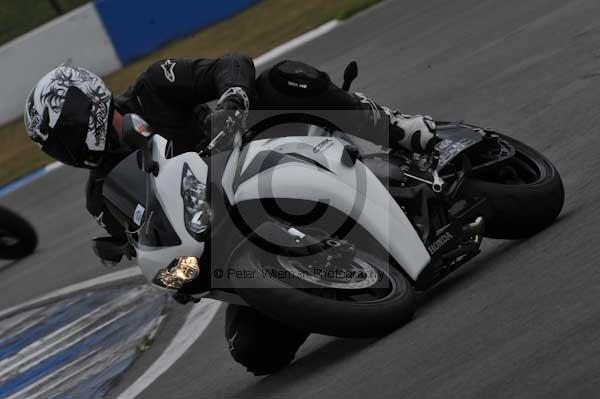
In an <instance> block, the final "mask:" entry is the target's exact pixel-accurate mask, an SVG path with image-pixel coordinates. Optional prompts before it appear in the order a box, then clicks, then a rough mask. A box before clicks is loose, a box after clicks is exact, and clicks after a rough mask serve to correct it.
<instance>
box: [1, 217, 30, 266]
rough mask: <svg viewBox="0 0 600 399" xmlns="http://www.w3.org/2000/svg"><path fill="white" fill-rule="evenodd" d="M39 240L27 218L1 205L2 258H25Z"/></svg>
mask: <svg viewBox="0 0 600 399" xmlns="http://www.w3.org/2000/svg"><path fill="white" fill-rule="evenodd" d="M37 241H38V239H37V234H36V233H35V230H34V229H33V226H31V224H30V223H29V222H28V221H27V220H25V219H23V218H22V217H21V216H19V215H17V214H16V213H14V212H13V211H11V210H9V209H6V208H1V207H0V258H3V259H19V258H23V257H25V256H27V255H29V254H31V253H32V252H33V251H34V250H35V248H36V246H37Z"/></svg>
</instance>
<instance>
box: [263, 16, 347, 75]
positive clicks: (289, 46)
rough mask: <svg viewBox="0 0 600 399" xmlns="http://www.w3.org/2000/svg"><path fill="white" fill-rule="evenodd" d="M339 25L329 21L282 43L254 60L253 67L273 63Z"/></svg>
mask: <svg viewBox="0 0 600 399" xmlns="http://www.w3.org/2000/svg"><path fill="white" fill-rule="evenodd" d="M341 23H342V22H341V21H339V20H337V19H334V20H331V21H329V22H327V23H325V24H323V25H321V26H319V27H318V28H316V29H313V30H311V31H308V32H306V33H304V34H302V35H300V36H298V37H297V38H295V39H292V40H290V41H289V42H286V43H283V44H282V45H280V46H277V47H275V48H274V49H272V50H270V51H267V52H266V53H264V54H263V55H261V56H259V57H257V58H255V59H254V65H256V67H257V68H260V67H261V66H263V65H265V64H267V63H269V62H271V61H273V60H274V59H275V58H277V57H280V56H282V55H283V54H285V53H287V52H288V51H291V50H293V49H295V48H297V47H300V46H302V45H303V44H306V43H308V42H309V41H311V40H314V39H316V38H318V37H319V36H323V35H324V34H326V33H327V32H330V31H331V30H333V29H334V28H336V27H337V26H338V25H340V24H341Z"/></svg>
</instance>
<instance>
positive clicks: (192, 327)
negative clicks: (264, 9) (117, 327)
mask: <svg viewBox="0 0 600 399" xmlns="http://www.w3.org/2000/svg"><path fill="white" fill-rule="evenodd" d="M221 303H222V302H218V301H213V300H211V299H203V300H202V302H200V303H199V304H196V305H194V308H193V309H192V310H191V311H190V313H189V314H188V316H187V318H186V320H185V323H184V324H183V325H182V326H181V328H180V329H179V332H178V333H177V334H176V335H175V336H174V337H173V339H172V340H171V343H170V344H169V346H168V347H167V348H166V349H165V350H164V351H163V353H162V355H160V357H159V358H158V359H156V360H155V361H154V363H152V366H150V368H148V369H147V370H146V371H145V372H144V374H142V375H141V376H140V377H139V378H138V379H137V380H136V381H135V382H134V383H133V384H131V385H130V386H129V387H128V388H127V389H126V390H125V391H123V392H122V393H121V394H120V395H119V396H118V397H117V399H133V398H135V397H137V396H138V395H139V394H140V393H142V392H143V391H144V390H145V389H146V388H148V387H149V386H150V384H152V383H153V382H154V381H155V380H156V379H157V378H158V377H160V376H161V375H162V374H163V373H164V372H165V371H167V370H168V369H169V368H170V367H171V366H172V365H173V364H174V363H175V362H176V361H177V360H178V359H179V358H180V357H181V356H183V354H184V353H185V352H186V351H187V350H188V348H189V347H190V346H192V344H193V343H194V342H196V340H197V339H198V338H199V337H200V336H201V335H202V333H203V332H204V330H206V328H207V327H208V326H209V324H210V322H211V321H212V319H213V318H214V317H215V315H216V314H217V311H218V310H219V307H220V306H221Z"/></svg>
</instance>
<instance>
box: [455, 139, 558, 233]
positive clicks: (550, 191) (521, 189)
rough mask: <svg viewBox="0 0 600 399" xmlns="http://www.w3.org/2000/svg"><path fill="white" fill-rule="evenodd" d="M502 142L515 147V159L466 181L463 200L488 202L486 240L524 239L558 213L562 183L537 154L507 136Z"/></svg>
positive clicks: (550, 165)
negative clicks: (470, 197)
mask: <svg viewBox="0 0 600 399" xmlns="http://www.w3.org/2000/svg"><path fill="white" fill-rule="evenodd" d="M501 139H502V140H505V141H507V142H509V143H510V144H511V145H512V146H514V147H515V150H516V154H515V156H514V157H513V158H511V159H510V160H508V161H506V162H505V163H503V164H502V165H501V166H500V167H499V168H496V169H494V170H492V171H490V172H486V173H485V174H482V175H480V176H477V178H470V179H467V180H466V181H465V183H464V185H463V187H462V189H461V190H462V193H463V195H465V196H478V197H485V198H487V199H488V204H489V207H488V209H487V212H486V215H484V216H485V235H486V236H488V237H491V238H500V239H519V238H526V237H529V236H531V235H533V234H535V233H537V232H539V231H540V230H543V229H544V228H546V227H548V226H549V225H551V224H552V223H553V222H554V220H555V219H556V217H557V216H558V214H559V213H560V211H561V209H562V206H563V203H564V188H563V184H562V180H561V178H560V175H559V174H558V171H557V170H556V168H555V167H554V165H552V163H551V162H550V161H549V160H548V159H547V158H546V157H544V156H543V155H542V154H540V153H539V152H538V151H536V150H534V149H533V148H531V147H529V146H527V145H525V144H523V143H521V142H520V141H518V140H515V139H512V138H510V137H507V136H503V135H502V136H501Z"/></svg>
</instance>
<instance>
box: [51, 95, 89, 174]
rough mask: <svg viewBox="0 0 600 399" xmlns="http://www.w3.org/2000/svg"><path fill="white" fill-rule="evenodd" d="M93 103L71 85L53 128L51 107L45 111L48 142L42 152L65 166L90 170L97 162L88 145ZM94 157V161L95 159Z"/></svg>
mask: <svg viewBox="0 0 600 399" xmlns="http://www.w3.org/2000/svg"><path fill="white" fill-rule="evenodd" d="M91 111H92V102H91V100H90V98H89V97H88V96H86V95H85V94H84V93H83V92H82V91H81V90H80V89H79V88H77V87H75V86H71V87H70V88H69V90H68V91H67V94H66V96H65V101H64V104H63V107H62V110H61V113H60V116H59V118H58V120H57V121H56V124H55V125H54V128H50V126H49V113H48V108H46V109H45V110H44V115H43V118H42V125H41V127H40V129H49V130H50V131H51V134H48V140H46V141H45V142H44V143H43V144H42V151H44V152H45V153H46V154H48V155H50V156H51V157H52V158H55V159H57V160H59V161H61V162H62V163H65V164H67V165H71V166H76V167H90V166H94V164H97V163H98V158H99V157H98V156H94V155H95V154H92V153H91V152H90V150H89V149H88V147H87V145H86V138H87V133H88V129H89V120H90V114H91ZM94 158H95V159H94Z"/></svg>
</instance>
